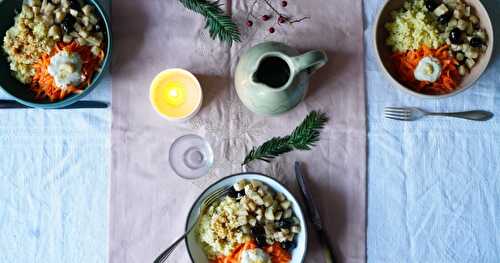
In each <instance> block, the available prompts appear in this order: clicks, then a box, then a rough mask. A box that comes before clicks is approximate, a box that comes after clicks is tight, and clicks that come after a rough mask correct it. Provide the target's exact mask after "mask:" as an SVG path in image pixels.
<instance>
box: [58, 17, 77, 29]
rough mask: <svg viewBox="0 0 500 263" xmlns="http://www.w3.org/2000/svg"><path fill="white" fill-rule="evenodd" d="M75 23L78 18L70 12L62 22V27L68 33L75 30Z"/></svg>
mask: <svg viewBox="0 0 500 263" xmlns="http://www.w3.org/2000/svg"><path fill="white" fill-rule="evenodd" d="M75 23H76V18H75V17H74V16H72V15H70V14H67V15H66V16H65V17H64V19H63V21H62V22H61V27H62V29H63V30H64V31H65V32H66V33H69V32H71V31H73V27H74V26H75Z"/></svg>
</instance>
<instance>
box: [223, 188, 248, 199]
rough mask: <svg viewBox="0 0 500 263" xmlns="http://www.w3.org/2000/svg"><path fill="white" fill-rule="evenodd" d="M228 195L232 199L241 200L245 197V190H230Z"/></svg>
mask: <svg viewBox="0 0 500 263" xmlns="http://www.w3.org/2000/svg"><path fill="white" fill-rule="evenodd" d="M227 195H228V196H229V197H232V198H240V197H242V196H244V195H245V190H241V191H236V190H234V188H232V187H231V188H230V189H229V191H228V193H227Z"/></svg>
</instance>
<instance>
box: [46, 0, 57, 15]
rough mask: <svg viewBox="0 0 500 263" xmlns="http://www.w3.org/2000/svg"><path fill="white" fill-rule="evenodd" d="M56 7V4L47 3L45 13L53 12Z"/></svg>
mask: <svg viewBox="0 0 500 263" xmlns="http://www.w3.org/2000/svg"><path fill="white" fill-rule="evenodd" d="M55 9H56V6H55V5H53V4H51V3H47V5H45V9H44V11H43V12H44V13H45V14H51V13H52V11H54V10H55Z"/></svg>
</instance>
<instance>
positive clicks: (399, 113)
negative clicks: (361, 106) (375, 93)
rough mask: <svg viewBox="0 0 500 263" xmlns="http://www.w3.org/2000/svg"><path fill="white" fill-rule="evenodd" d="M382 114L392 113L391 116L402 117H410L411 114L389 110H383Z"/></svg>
mask: <svg viewBox="0 0 500 263" xmlns="http://www.w3.org/2000/svg"><path fill="white" fill-rule="evenodd" d="M384 115H392V116H396V117H402V118H410V116H411V114H410V113H405V112H389V111H386V112H384Z"/></svg>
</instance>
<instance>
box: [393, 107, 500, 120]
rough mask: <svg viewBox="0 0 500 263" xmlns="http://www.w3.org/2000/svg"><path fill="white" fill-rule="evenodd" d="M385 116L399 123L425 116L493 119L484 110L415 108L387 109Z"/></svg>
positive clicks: (491, 114)
mask: <svg viewBox="0 0 500 263" xmlns="http://www.w3.org/2000/svg"><path fill="white" fill-rule="evenodd" d="M384 116H385V117H386V118H389V119H393V120H398V121H415V120H418V119H420V118H423V117H425V116H444V117H454V118H461V119H466V120H471V121H487V120H489V119H491V118H493V113H491V112H489V111H483V110H474V111H463V112H428V111H425V110H422V109H419V108H414V107H400V108H398V107H386V108H385V110H384Z"/></svg>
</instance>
